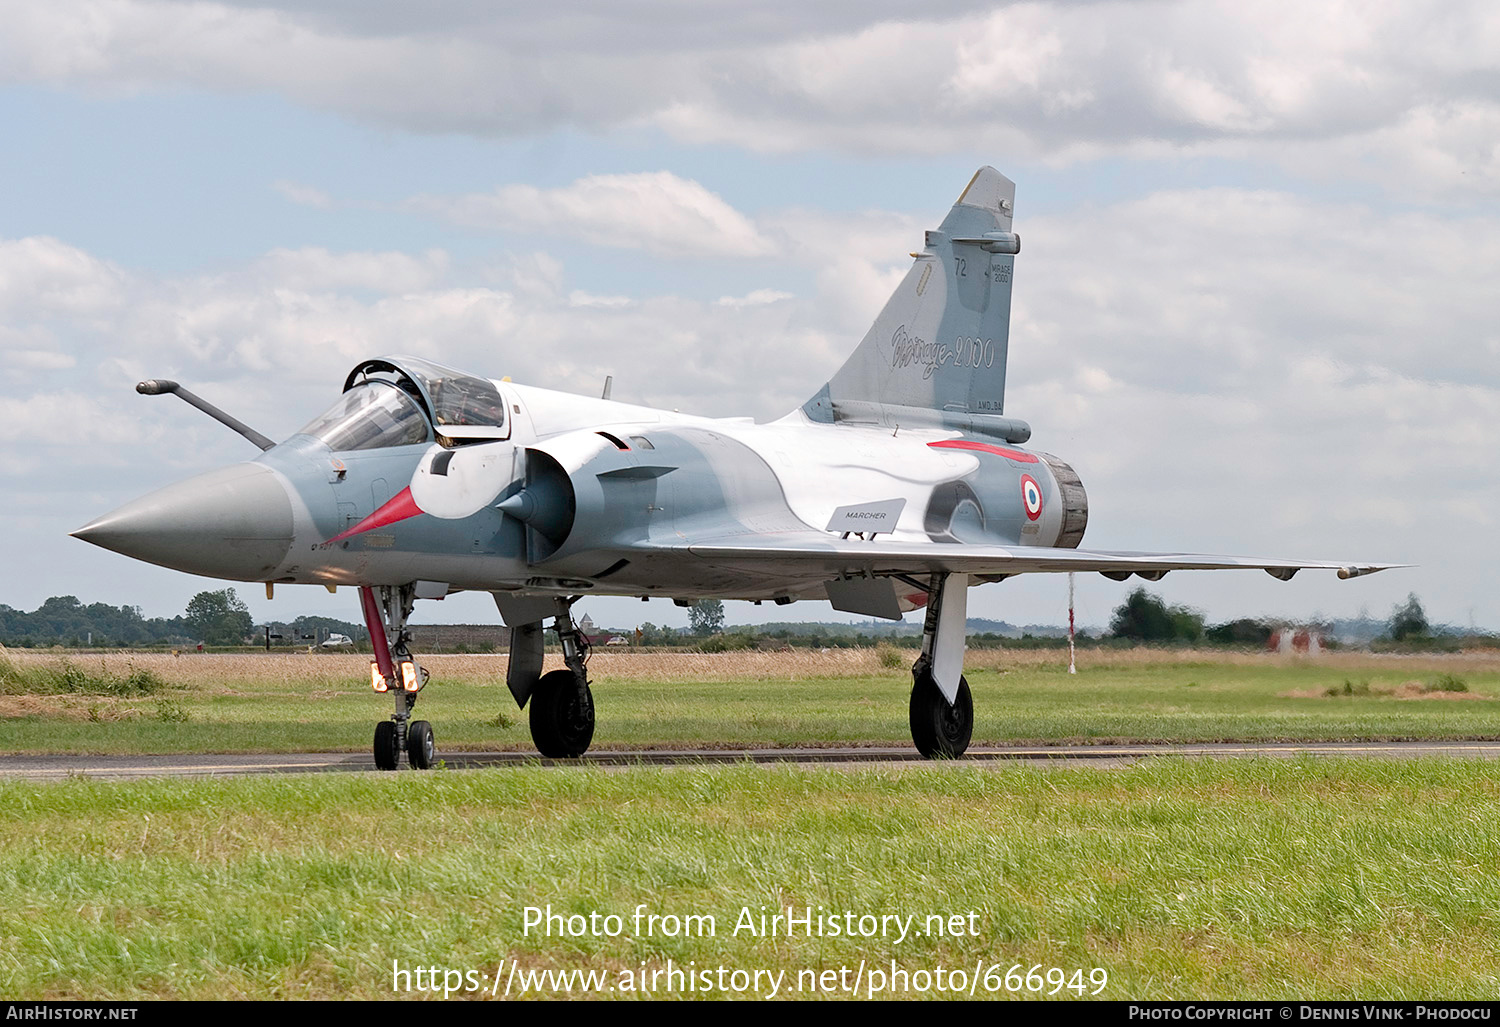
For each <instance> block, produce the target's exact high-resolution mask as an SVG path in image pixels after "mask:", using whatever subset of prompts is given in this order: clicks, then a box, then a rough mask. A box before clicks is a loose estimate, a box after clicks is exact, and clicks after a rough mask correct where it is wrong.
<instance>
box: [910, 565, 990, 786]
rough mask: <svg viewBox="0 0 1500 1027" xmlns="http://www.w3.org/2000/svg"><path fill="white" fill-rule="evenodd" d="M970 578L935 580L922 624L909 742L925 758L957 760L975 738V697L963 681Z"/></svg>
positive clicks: (913, 672) (914, 670)
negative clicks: (920, 651)
mask: <svg viewBox="0 0 1500 1027" xmlns="http://www.w3.org/2000/svg"><path fill="white" fill-rule="evenodd" d="M968 586H969V579H968V577H967V576H966V575H963V574H948V575H941V576H934V580H933V584H932V587H931V588H930V589H929V590H928V593H927V619H926V621H925V622H924V623H923V625H922V654H921V655H920V656H918V657H917V661H916V663H914V664H912V668H911V676H912V687H911V708H910V721H911V740H912V741H913V742H914V743H915V744H916V746H917V751H918V752H920V753H921V754H922V755H923V756H925V757H927V758H928V759H930V760H932V759H957V758H958V757H960V756H962V755H963V754H964V751H965V750H966V749H968V747H969V739H970V738H971V737H973V734H974V698H973V696H972V695H971V694H970V693H969V682H968V679H966V678H965V677H964V676H963V665H964V635H965V632H966V628H967V618H968V605H969V604H968V592H969V587H968Z"/></svg>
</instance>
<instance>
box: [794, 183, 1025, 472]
mask: <svg viewBox="0 0 1500 1027" xmlns="http://www.w3.org/2000/svg"><path fill="white" fill-rule="evenodd" d="M1015 195H1016V186H1015V183H1014V182H1012V181H1011V180H1010V179H1008V178H1006V177H1005V176H1004V175H1002V174H1000V172H998V171H996V170H995V169H994V168H991V167H983V168H980V169H979V170H978V171H977V172H975V173H974V177H973V178H972V179H971V180H970V181H969V185H968V187H967V188H965V189H964V191H963V194H962V195H960V196H959V198H958V202H957V203H955V204H954V205H953V209H952V210H950V211H949V212H948V216H947V217H946V218H944V219H943V223H942V225H941V226H939V227H938V229H937V230H936V231H931V232H928V233H927V240H926V245H925V247H924V248H923V251H922V252H921V253H920V254H917V255H916V262H915V263H914V264H913V265H912V268H911V270H910V271H909V272H907V275H906V277H905V278H904V279H903V280H902V282H901V285H900V286H899V287H897V289H896V292H895V294H894V295H892V296H891V298H890V300H888V301H887V302H886V305H885V309H884V310H882V311H881V312H880V316H879V317H877V318H876V319H875V324H874V325H873V326H871V328H870V330H869V332H867V333H866V334H865V337H864V340H863V341H862V342H861V343H860V344H859V348H858V349H856V350H855V351H854V354H853V356H851V357H850V358H849V360H848V362H847V363H845V364H844V366H843V367H841V368H839V370H838V372H837V373H836V374H835V375H834V376H833V378H831V379H830V380H829V382H828V384H827V385H825V386H823V388H822V389H821V390H820V391H819V392H818V394H817V395H816V396H814V397H813V398H812V399H810V400H808V401H807V402H806V403H805V404H803V407H802V409H803V411H804V412H805V413H806V414H807V416H808V417H810V418H812V419H813V420H815V421H824V422H834V421H855V422H867V423H874V424H885V425H890V426H895V425H900V424H905V425H909V426H913V427H915V426H917V425H922V424H928V425H936V424H941V425H947V426H951V427H955V428H962V429H967V430H972V431H980V432H985V433H986V434H993V435H999V436H1002V437H1004V438H1007V439H1008V440H1009V441H1011V442H1024V441H1025V440H1026V439H1027V438H1029V437H1030V435H1031V429H1030V428H1028V427H1027V426H1026V425H1025V423H1024V422H1021V421H1016V420H1013V419H1011V418H1006V417H1003V416H1002V415H1003V413H1004V410H1005V359H1006V352H1007V349H1008V347H1009V342H1010V289H1011V277H1012V271H1013V270H1014V265H1015V255H1016V254H1017V253H1019V252H1020V249H1021V240H1020V237H1019V236H1017V235H1016V234H1015V233H1014V232H1012V231H1011V212H1012V205H1013V203H1014V201H1015Z"/></svg>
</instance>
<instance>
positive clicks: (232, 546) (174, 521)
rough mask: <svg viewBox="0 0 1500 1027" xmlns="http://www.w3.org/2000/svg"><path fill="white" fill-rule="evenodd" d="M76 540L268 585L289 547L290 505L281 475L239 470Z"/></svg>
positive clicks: (211, 476)
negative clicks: (267, 581) (265, 582)
mask: <svg viewBox="0 0 1500 1027" xmlns="http://www.w3.org/2000/svg"><path fill="white" fill-rule="evenodd" d="M72 534H73V537H74V538H81V539H83V540H84V541H85V542H92V543H93V544H94V545H96V546H102V547H104V548H105V549H110V550H113V551H114V552H116V553H122V554H124V555H125V556H129V557H133V558H135V559H137V560H144V561H146V562H147V563H155V564H160V565H161V566H163V567H171V568H173V569H174V570H180V571H187V572H188V573H190V574H202V575H205V576H207V577H210V578H229V579H232V580H237V581H265V580H268V579H269V578H270V577H271V576H272V572H273V571H275V569H276V568H277V567H278V566H279V565H280V564H281V562H282V561H283V560H284V559H285V558H286V555H287V552H288V551H289V550H290V549H291V545H292V502H291V499H290V498H289V497H288V496H287V493H286V489H284V488H283V487H282V485H281V482H280V481H279V480H278V479H277V477H276V475H275V474H273V473H272V472H271V471H270V470H268V469H267V468H265V467H262V466H261V465H259V464H236V465H234V466H233V467H225V468H223V469H221V470H217V471H211V472H209V473H208V474H200V475H199V476H197V477H196V478H189V479H187V480H186V481H180V482H178V483H177V484H175V485H168V486H167V487H166V488H164V489H158V490H157V491H156V492H153V493H151V494H150V495H147V496H142V497H141V498H140V499H136V500H133V501H131V502H129V503H126V504H125V505H124V506H122V507H120V508H119V509H118V510H115V511H114V512H113V513H107V514H105V515H104V516H103V517H99V518H97V519H95V520H93V521H90V522H89V523H88V524H85V525H84V526H83V527H81V528H79V529H78V530H77V531H75V532H73V533H72Z"/></svg>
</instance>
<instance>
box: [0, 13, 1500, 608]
mask: <svg viewBox="0 0 1500 1027" xmlns="http://www.w3.org/2000/svg"><path fill="white" fill-rule="evenodd" d="M915 10H919V11H920V17H919V18H916V19H914V17H913V12H914V11H915ZM1497 54H1500V10H1497V9H1496V8H1495V6H1494V5H1493V4H1487V3H1482V2H1479V0H1475V2H1462V0H1455V2H1448V3H1442V2H1439V3H1429V4H1413V3H1386V2H1379V0H1374V2H1371V0H1362V2H1359V3H1353V2H1350V3H1340V2H1331V0H1330V2H1319V0H1312V2H1298V3H1270V2H1268V3H1257V4H1245V3H1240V2H1229V0H1223V2H1214V0H1195V2H1192V3H1166V2H1152V0H1116V2H1100V3H1081V2H1052V3H1047V2H1041V3H1015V4H993V3H989V4H985V3H969V2H965V0H935V2H930V3H927V4H924V5H920V6H919V7H918V8H913V6H912V5H910V4H906V3H901V4H897V3H893V2H890V0H861V2H859V3H852V2H845V0H836V2H830V3H818V4H809V3H806V2H805V0H798V2H795V3H793V2H788V0H753V2H752V0H722V2H717V3H705V2H701V0H654V2H641V3H633V4H621V3H604V2H600V0H584V2H578V3H563V4H554V5H550V7H549V6H548V5H543V7H542V8H537V7H535V6H534V5H495V4H491V3H484V2H480V0H432V2H429V3H425V4H420V5H414V4H406V3H393V2H390V0H298V2H297V3H291V2H289V0H288V2H284V3H283V2H276V0H271V2H257V0H239V2H234V0H231V2H222V3H187V2H174V0H60V2H58V3H51V4H36V3H29V2H26V0H0V126H3V129H4V137H3V142H0V197H3V202H0V355H3V359H4V362H5V372H6V373H5V374H4V376H3V378H0V411H3V414H4V416H3V417H0V488H3V490H4V494H5V496H6V499H7V503H6V506H5V510H4V513H3V514H0V517H3V518H4V521H3V523H4V534H3V539H4V542H3V544H4V546H5V550H6V569H7V571H8V573H7V574H6V575H5V581H4V585H3V586H0V602H3V603H6V604H8V605H11V606H14V607H18V608H23V609H32V608H34V607H35V606H36V605H37V604H38V603H40V602H41V601H42V600H43V599H45V598H46V597H48V596H49V595H54V594H67V593H71V594H76V595H77V596H79V597H80V598H81V599H83V600H84V601H85V602H90V601H104V602H110V603H134V604H139V605H141V606H142V607H143V608H144V609H145V611H146V613H147V614H148V615H153V614H162V615H168V614H173V613H176V612H180V611H181V610H182V608H183V607H184V605H185V604H186V601H187V599H188V598H189V597H190V596H191V595H192V594H193V593H195V592H197V591H200V590H202V589H203V588H208V587H217V586H215V585H213V584H212V583H210V582H207V581H205V580H203V579H197V578H192V577H188V576H186V575H182V574H178V573H175V572H170V571H166V570H160V569H155V568H150V567H146V566H144V565H141V564H136V563H134V562H132V561H129V560H126V559H125V558H123V557H119V556H116V555H114V554H110V553H107V552H105V551H103V550H100V549H96V548H94V547H91V546H88V545H86V544H84V543H81V542H78V541H76V540H73V539H70V538H68V537H67V535H66V532H67V531H69V530H70V529H72V528H75V527H77V526H78V525H80V524H82V523H83V522H85V521H87V520H88V519H90V518H91V517H93V516H95V515H97V514H99V513H102V512H104V511H106V510H108V509H112V508H113V507H115V506H117V505H119V504H120V503H122V502H124V501H126V500H128V499H131V498H133V497H135V496H136V495H139V494H141V493H143V492H145V491H148V490H150V489H152V488H155V487H158V486H160V485H163V484H166V483H168V482H171V481H173V480H176V479H178V478H181V477H185V476H187V475H189V474H193V473H196V472H199V471H203V470H207V469H210V468H213V467H215V466H218V465H221V464H224V463H228V462H231V461H234V460H238V459H244V458H247V457H249V456H253V455H254V451H253V449H251V448H250V447H249V445H248V443H246V442H244V441H243V440H242V439H240V438H238V437H237V436H235V435H233V434H231V433H230V432H228V431H227V430H225V429H223V428H222V427H220V426H218V425H216V424H214V423H213V422H211V421H209V420H207V419H206V418H204V417H202V416H201V415H199V414H196V413H195V412H193V411H192V410H190V409H189V408H188V407H187V406H185V405H184V404H182V403H180V402H176V401H174V400H171V399H167V398H144V397H141V396H137V395H136V394H135V393H134V391H133V388H132V386H133V385H134V383H135V382H136V381H137V380H139V379H141V378H145V377H170V378H175V379H178V380H180V381H182V382H183V383H184V384H187V385H189V386H190V387H191V388H193V389H195V390H197V391H199V392H201V393H202V394H203V395H204V396H205V397H207V398H209V399H210V400H213V401H216V402H218V403H220V404H221V405H222V406H225V407H226V408H228V409H229V410H230V411H231V412H233V413H234V414H236V415H237V416H238V417H240V418H241V419H242V420H245V421H246V422H248V423H250V424H251V425H253V426H255V427H256V428H258V429H259V430H261V431H263V432H265V433H266V434H269V435H272V436H275V437H284V436H286V435H289V434H291V433H292V432H294V431H295V430H296V429H297V428H298V427H300V426H301V425H302V424H303V423H305V422H306V421H307V420H309V419H310V418H311V417H312V416H313V415H314V414H316V413H318V412H319V411H320V410H321V409H322V408H323V407H324V406H326V405H327V403H328V402H330V401H331V399H332V398H333V397H334V395H335V394H336V393H337V390H338V387H339V385H340V383H341V382H342V378H343V375H344V373H345V372H346V371H347V369H348V367H349V366H350V365H351V364H352V363H353V362H354V361H356V360H357V359H359V358H362V357H365V356H369V355H375V354H381V353H390V352H407V353H416V354H420V355H425V356H429V357H433V358H436V359H439V360H442V361H444V362H447V363H450V364H454V365H457V366H459V367H463V368H467V369H470V370H474V371H478V372H481V373H487V374H492V375H496V376H499V375H510V376H512V377H513V378H515V379H516V380H517V381H524V382H527V383H531V384H536V385H541V386H545V387H550V388H557V389H563V390H571V391H577V392H583V393H590V394H597V393H598V390H599V388H600V386H601V384H602V382H603V379H604V376H605V375H606V374H612V375H614V378H615V386H614V395H615V397H616V398H618V399H627V400H632V401H638V402H646V403H650V404H654V405H660V406H665V407H678V408H681V409H683V410H686V411H696V412H703V413H714V414H719V413H724V414H729V413H734V414H749V415H754V416H756V417H759V418H773V417H776V416H779V415H781V414H783V413H785V412H786V411H787V410H789V409H792V408H793V407H795V406H797V405H798V404H800V403H801V402H802V401H803V400H804V399H806V398H807V397H808V396H809V395H811V394H812V393H813V392H814V391H815V390H816V389H817V387H818V386H819V385H821V384H822V383H823V382H824V381H825V380H826V379H827V378H828V376H829V375H830V374H831V373H832V372H833V370H834V369H835V368H836V367H837V366H838V365H839V363H841V362H842V360H843V358H844V357H845V356H846V355H847V353H848V352H849V351H850V350H851V349H852V348H853V346H854V344H855V343H856V342H857V341H858V339H859V337H860V336H861V335H862V334H863V332H864V330H865V328H866V327H867V326H868V325H869V323H870V321H871V320H872V319H873V317H874V315H875V313H876V312H877V311H878V309H879V307H880V305H881V304H882V303H883V301H884V300H885V298H886V296H887V295H888V293H889V291H890V290H891V289H892V288H893V286H894V284H895V282H896V281H897V280H898V279H899V277H900V276H901V274H902V273H904V270H905V268H906V267H907V266H908V265H909V258H908V257H907V256H906V254H907V252H908V251H909V250H912V249H914V248H917V247H918V246H919V245H920V241H921V231H922V229H924V228H930V227H935V226H936V224H937V222H938V220H939V219H940V218H941V216H942V215H943V213H944V212H946V210H947V208H948V206H949V205H950V204H951V203H952V202H953V199H954V197H955V196H956V195H957V193H958V192H959V191H960V189H961V188H962V187H963V185H964V184H965V183H966V182H967V181H968V179H969V176H970V175H971V174H972V173H973V171H974V169H975V168H976V167H978V166H980V165H981V164H993V165H994V166H996V167H997V168H999V169H1000V170H1001V171H1003V172H1005V173H1006V174H1007V175H1009V176H1010V177H1011V178H1013V179H1014V180H1015V181H1016V182H1017V201H1016V227H1017V230H1018V231H1019V232H1020V233H1021V235H1022V236H1023V238H1024V239H1025V248H1024V251H1023V253H1022V255H1021V257H1020V258H1019V261H1018V265H1017V274H1016V303H1015V312H1014V319H1013V325H1012V333H1011V340H1012V341H1011V372H1010V378H1009V382H1010V390H1009V394H1008V396H1007V398H1006V400H1007V407H1006V410H1007V413H1010V414H1012V415H1014V416H1017V417H1021V418H1024V419H1026V420H1028V421H1030V422H1031V424H1032V426H1033V429H1034V433H1035V434H1034V437H1033V445H1034V446H1035V447H1036V448H1040V449H1045V450H1048V451H1051V452H1054V453H1057V454H1058V455H1060V456H1062V457H1063V458H1064V459H1066V460H1068V461H1070V462H1071V463H1072V464H1073V465H1074V466H1075V467H1076V468H1077V469H1078V471H1079V472H1080V474H1081V475H1082V477H1083V481H1084V484H1085V486H1086V487H1087V489H1088V492H1089V497H1090V525H1089V530H1088V536H1087V539H1086V542H1085V544H1086V545H1088V546H1091V547H1094V548H1119V549H1185V550H1190V551H1202V552H1216V553H1236V554H1250V555H1267V556H1289V557H1307V558H1331V559H1340V560H1350V561H1399V562H1408V563H1414V564H1417V565H1419V566H1417V567H1416V568H1414V569H1411V570H1402V571H1392V572H1387V573H1385V574H1381V575H1377V576H1375V577H1372V578H1369V579H1362V580H1358V581H1353V582H1339V581H1337V580H1335V579H1333V577H1332V576H1331V575H1326V574H1325V575H1314V574H1312V573H1311V572H1308V573H1304V574H1303V575H1301V576H1299V577H1298V578H1297V579H1296V580H1295V581H1293V582H1291V583H1281V582H1276V581H1273V580H1271V579H1270V578H1269V577H1267V576H1266V575H1264V574H1260V573H1258V572H1248V573H1241V574H1233V573H1221V574H1195V573H1191V572H1181V573H1178V574H1174V575H1172V576H1170V577H1169V578H1167V579H1166V580H1164V581H1163V582H1162V583H1161V584H1160V586H1159V588H1160V591H1161V592H1162V593H1163V594H1164V595H1165V596H1166V597H1167V598H1168V599H1170V600H1171V601H1173V602H1183V603H1188V604H1190V605H1194V606H1197V607H1199V608H1201V609H1203V610H1205V611H1206V612H1207V613H1208V614H1209V616H1210V617H1211V618H1213V619H1223V618H1228V617H1232V616H1241V615H1259V614H1264V613H1282V614H1289V615H1299V616H1300V615H1312V614H1315V613H1321V614H1324V615H1328V616H1349V615H1355V614H1358V613H1359V612H1361V611H1362V610H1366V611H1368V612H1370V613H1371V614H1373V615H1376V616H1385V615H1386V614H1388V613H1389V611H1390V609H1391V607H1392V605H1393V604H1395V603H1396V602H1397V601H1399V600H1402V599H1404V598H1405V596H1406V594H1407V593H1408V592H1416V593H1418V594H1419V595H1420V596H1421V597H1422V599H1423V600H1424V602H1425V604H1426V606H1427V608H1428V611H1429V613H1430V614H1431V615H1432V616H1433V617H1434V618H1435V619H1439V620H1445V621H1450V622H1455V623H1460V624H1468V623H1470V622H1473V623H1475V624H1477V625H1479V626H1481V627H1488V628H1491V629H1494V628H1500V591H1497V589H1496V587H1495V585H1494V581H1495V578H1496V575H1497V572H1500V565H1497V557H1500V542H1497V534H1500V533H1497V515H1496V510H1497V507H1500V487H1497V484H1496V466H1497V449H1500V427H1497V425H1500V291H1497V284H1496V278H1497V272H1500V231H1497V229H1500V204H1497V197H1500V60H1497V56H1496V55H1497ZM1079 585H1080V603H1079V606H1080V617H1081V620H1082V621H1083V622H1085V623H1103V622H1105V621H1107V620H1108V617H1109V613H1110V610H1111V608H1112V607H1113V606H1114V605H1115V604H1116V603H1117V602H1118V601H1119V600H1120V598H1122V596H1123V595H1124V593H1125V591H1127V588H1126V586H1124V585H1120V584H1116V583H1113V582H1109V581H1106V580H1104V579H1102V578H1100V577H1098V576H1097V575H1094V576H1089V577H1087V578H1085V579H1080V582H1079ZM241 593H242V594H244V595H246V597H247V598H248V599H250V600H251V603H252V610H253V611H254V612H255V613H256V615H257V616H284V617H290V616H293V615H295V614H297V613H304V612H306V613H313V612H317V613H329V614H334V615H341V616H345V617H349V618H353V617H354V616H355V614H356V611H357V605H356V603H355V601H354V599H353V596H352V595H350V594H342V593H341V594H340V595H339V596H337V597H335V596H329V595H327V594H326V593H324V592H323V591H322V590H321V589H312V588H305V589H287V588H284V589H283V590H282V592H281V593H280V594H278V596H277V599H276V600H275V602H274V603H267V602H265V601H264V599H263V598H262V597H261V595H260V591H259V588H258V586H247V587H242V588H241ZM970 602H971V607H970V608H971V611H972V612H973V613H974V614H975V615H979V616H991V617H998V618H1004V619H1007V620H1011V621H1014V622H1033V621H1035V622H1060V621H1061V620H1063V619H1064V617H1065V610H1066V588H1065V584H1064V583H1063V581H1062V580H1061V579H1056V578H1037V579H1020V580H1018V581H1011V582H1006V583H1003V584H1000V585H993V586H987V587H985V588H983V589H981V590H979V591H977V592H976V593H974V594H973V596H972V597H971V601H970ZM791 609H792V610H795V611H796V612H798V613H800V614H801V615H802V616H804V617H826V616H828V613H829V612H828V610H827V607H826V606H823V605H814V604H807V605H805V606H801V607H794V608H791ZM591 612H593V614H594V616H595V619H596V620H599V621H601V622H604V623H616V624H621V625H623V624H629V623H633V622H635V621H637V620H640V619H652V620H655V621H657V622H663V621H665V622H669V623H681V622H682V618H681V617H679V616H677V613H678V611H675V610H674V609H673V608H671V607H670V606H665V605H663V604H659V603H652V604H650V605H649V606H642V605H641V604H639V603H630V602H627V601H623V600H622V601H618V602H617V603H613V604H612V603H600V604H598V606H596V607H595V608H594V609H593V610H592V611H591ZM757 612H758V611H757ZM787 612H788V611H787V610H786V609H779V610H777V611H776V612H775V616H777V617H783V616H786V615H787ZM750 614H751V608H749V607H744V608H737V609H733V610H731V617H732V618H735V619H749V618H750ZM492 616H493V608H492V607H490V606H489V605H488V603H487V602H486V601H480V600H479V598H478V597H466V598H463V599H452V600H449V601H448V602H447V603H445V604H444V606H442V607H436V606H433V607H432V608H431V609H430V610H424V611H423V613H422V618H423V619H425V620H480V619H486V620H487V619H491V618H492Z"/></svg>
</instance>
